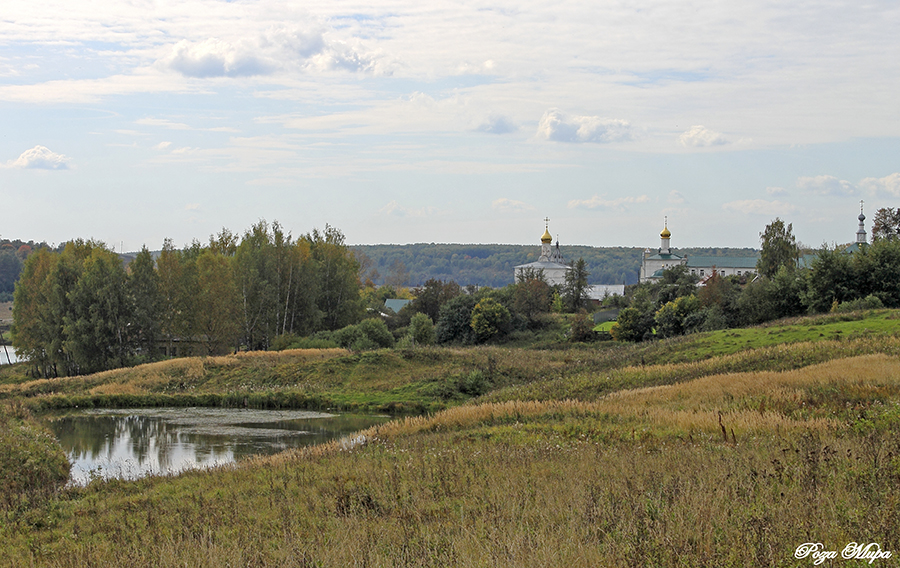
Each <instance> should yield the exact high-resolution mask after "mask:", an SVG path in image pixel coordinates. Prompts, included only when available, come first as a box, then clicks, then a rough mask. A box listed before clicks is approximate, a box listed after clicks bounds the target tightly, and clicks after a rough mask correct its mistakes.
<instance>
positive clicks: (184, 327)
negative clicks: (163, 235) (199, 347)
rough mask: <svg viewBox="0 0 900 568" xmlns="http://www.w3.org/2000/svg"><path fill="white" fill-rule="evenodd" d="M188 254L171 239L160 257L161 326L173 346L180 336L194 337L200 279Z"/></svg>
mask: <svg viewBox="0 0 900 568" xmlns="http://www.w3.org/2000/svg"><path fill="white" fill-rule="evenodd" d="M191 264H192V263H191V260H190V258H189V256H188V255H186V254H185V253H184V252H183V251H180V250H178V249H176V248H175V246H174V245H173V243H172V240H171V239H166V240H165V241H164V243H163V248H162V251H161V252H160V255H159V258H157V259H156V267H157V273H158V275H159V296H160V298H159V300H160V318H159V329H160V333H161V334H162V336H163V337H164V338H165V339H166V341H167V342H168V346H169V350H170V351H171V350H172V349H173V347H174V344H175V341H176V340H178V339H185V338H190V336H191V333H192V330H193V326H194V322H193V315H194V311H193V308H194V304H193V298H194V296H195V295H196V289H195V287H196V283H197V280H196V278H195V277H194V276H195V275H194V274H192V273H193V268H194V267H193V266H191Z"/></svg>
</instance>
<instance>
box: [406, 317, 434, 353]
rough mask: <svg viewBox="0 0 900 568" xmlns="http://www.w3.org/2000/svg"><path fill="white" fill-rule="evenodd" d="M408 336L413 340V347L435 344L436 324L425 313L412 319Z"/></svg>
mask: <svg viewBox="0 0 900 568" xmlns="http://www.w3.org/2000/svg"><path fill="white" fill-rule="evenodd" d="M407 336H408V337H409V338H411V340H412V342H413V345H431V344H432V343H434V337H435V336H434V322H432V321H431V318H430V317H428V316H427V315H425V314H423V313H418V314H416V315H414V316H413V317H412V320H411V321H410V323H409V329H408V330H407Z"/></svg>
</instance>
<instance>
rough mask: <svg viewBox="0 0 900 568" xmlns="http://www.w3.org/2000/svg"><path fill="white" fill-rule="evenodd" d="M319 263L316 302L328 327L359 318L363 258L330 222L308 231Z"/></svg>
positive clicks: (314, 254) (323, 323)
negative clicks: (361, 261) (356, 253)
mask: <svg viewBox="0 0 900 568" xmlns="http://www.w3.org/2000/svg"><path fill="white" fill-rule="evenodd" d="M307 239H308V240H309V242H310V245H311V252H312V258H313V260H314V261H315V263H316V274H317V277H318V282H319V294H318V299H317V302H316V305H317V306H318V308H319V310H320V311H321V312H322V325H323V326H324V327H325V329H330V330H334V329H340V328H342V327H344V326H346V325H350V324H352V323H355V322H358V321H359V319H360V317H361V315H362V302H361V300H360V296H359V288H360V284H359V262H358V261H357V260H356V257H355V256H354V255H353V252H352V251H351V250H350V248H349V247H348V246H347V245H346V243H345V242H344V235H343V233H341V232H340V231H339V230H337V229H335V228H334V227H332V226H330V225H326V226H325V230H324V231H322V232H319V231H318V230H313V232H312V233H310V234H309V235H307Z"/></svg>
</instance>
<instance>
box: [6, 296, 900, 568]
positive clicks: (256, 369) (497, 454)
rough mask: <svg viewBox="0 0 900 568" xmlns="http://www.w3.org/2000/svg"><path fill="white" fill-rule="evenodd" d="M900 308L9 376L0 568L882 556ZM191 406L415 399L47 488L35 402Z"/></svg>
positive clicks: (898, 417)
mask: <svg viewBox="0 0 900 568" xmlns="http://www.w3.org/2000/svg"><path fill="white" fill-rule="evenodd" d="M897 316H898V314H897V312H893V311H882V312H875V313H870V314H851V315H849V316H848V315H842V316H840V317H835V316H824V317H821V318H804V319H798V320H794V321H787V322H781V323H780V324H778V325H770V326H767V327H759V328H753V329H746V330H728V331H723V332H716V333H714V334H703V335H697V336H691V337H686V338H679V339H677V340H670V341H666V342H657V343H651V344H641V345H634V346H622V345H615V344H602V345H591V346H574V347H572V348H570V349H560V350H528V349H503V348H497V347H484V348H477V349H422V350H410V351H381V352H374V353H366V354H361V355H348V354H347V353H346V352H341V351H325V352H315V351H309V352H289V353H281V354H272V353H269V354H246V355H243V356H238V357H226V358H209V359H203V360H201V359H192V360H175V361H167V362H163V363H157V364H151V365H145V366H143V367H137V368H134V369H125V370H120V371H115V372H108V373H104V374H101V375H94V376H89V377H76V378H70V379H55V380H52V381H29V380H22V379H21V378H13V377H11V376H4V378H3V384H2V385H0V397H2V404H4V405H5V410H4V414H3V416H4V417H5V418H4V420H7V422H6V423H4V425H5V426H6V427H5V428H4V432H15V433H16V435H24V434H22V433H28V436H30V437H29V439H30V440H32V441H33V442H32V446H29V448H30V449H28V450H26V451H25V454H27V455H23V454H21V453H20V454H17V455H16V456H12V455H10V456H9V459H7V461H5V462H4V461H2V460H0V464H5V465H0V475H3V476H4V477H3V479H4V480H7V485H6V486H4V487H6V488H7V490H6V493H5V494H6V495H10V496H14V497H10V498H8V499H6V501H4V502H3V503H0V552H2V553H0V565H10V566H29V565H33V566H121V565H128V564H131V565H135V566H145V565H154V566H173V567H174V566H751V565H752V566H811V565H813V562H814V560H813V559H812V558H811V557H807V558H795V555H794V552H795V550H796V549H797V547H798V546H800V545H801V544H803V543H806V542H820V543H823V545H824V547H825V548H824V549H825V550H833V551H837V552H838V554H840V551H841V550H843V549H844V547H845V546H846V545H847V544H848V543H850V542H858V543H870V542H874V543H878V544H879V546H880V547H881V549H882V550H883V551H894V554H893V557H892V558H889V559H879V560H875V561H873V562H872V563H871V564H870V563H869V562H868V561H867V560H856V561H853V560H849V561H847V560H843V559H841V558H840V556H838V559H837V560H836V561H833V562H832V563H831V565H840V566H854V565H859V566H861V565H869V566H879V565H881V566H894V565H896V562H897V559H896V556H897V555H898V554H900V428H898V426H900V358H898V356H897V355H898V353H900V319H898V317H897ZM104 397H105V398H104ZM192 397H197V398H196V400H202V397H209V401H210V402H212V403H215V404H230V403H239V404H242V403H243V399H247V400H248V401H252V402H253V403H254V404H259V405H264V404H275V403H278V404H297V405H301V404H306V403H308V404H335V405H340V406H342V407H354V406H355V407H356V408H370V409H376V408H393V409H396V410H402V411H411V410H414V409H417V408H423V409H430V410H432V412H428V413H425V414H421V415H414V414H409V413H407V414H406V415H401V416H399V417H398V418H397V419H396V420H394V421H392V422H389V423H387V424H384V425H381V426H378V427H375V428H372V429H370V430H368V431H366V432H364V433H362V435H361V437H360V439H362V440H364V443H360V444H351V443H348V442H347V441H346V440H345V441H342V442H334V443H330V444H327V445H323V446H316V447H313V448H307V449H304V450H295V451H291V452H286V453H283V454H279V455H276V456H271V457H268V458H257V459H253V460H248V461H245V462H241V463H240V464H238V465H236V466H232V467H227V468H221V469H217V470H212V471H203V472H190V473H186V474H182V475H180V476H177V477H156V478H149V479H144V480H140V481H135V482H123V481H109V482H94V483H92V484H91V485H89V486H87V487H83V488H67V489H57V488H58V487H59V479H60V476H61V475H62V476H63V477H64V475H63V474H64V469H65V468H63V470H60V467H61V466H60V464H59V461H58V455H57V459H54V457H53V456H54V451H53V447H52V444H47V443H45V442H46V438H45V437H42V435H41V434H40V432H39V425H37V423H36V422H35V421H34V419H33V418H32V414H33V413H35V412H39V411H40V410H41V409H44V408H51V407H58V406H64V405H67V404H72V403H73V402H74V401H90V402H92V403H95V404H101V403H104V402H106V403H109V404H139V403H142V402H150V403H153V402H160V403H165V402H166V401H168V400H174V401H188V400H195V398H192ZM42 440H43V441H44V443H38V442H40V441H42ZM11 443H12V441H11V440H7V439H2V440H0V448H4V450H3V451H8V450H6V449H5V448H6V447H7V445H8V444H11ZM0 457H2V456H0ZM27 457H30V458H31V459H32V461H31V462H30V463H32V464H33V467H34V468H35V471H39V472H43V475H44V477H42V478H41V479H42V481H41V482H40V483H32V484H31V485H28V484H23V483H21V480H22V479H30V478H32V477H34V476H35V474H29V476H24V475H23V474H22V471H20V470H19V469H18V468H17V466H16V465H15V464H16V463H25V462H23V461H22V460H23V459H24V458H27ZM17 460H18V461H17ZM26 461H27V460H26ZM16 479H18V480H20V483H19V485H11V484H10V483H13V482H15V480H16ZM10 480H11V481H10ZM825 565H829V563H828V562H826V563H825Z"/></svg>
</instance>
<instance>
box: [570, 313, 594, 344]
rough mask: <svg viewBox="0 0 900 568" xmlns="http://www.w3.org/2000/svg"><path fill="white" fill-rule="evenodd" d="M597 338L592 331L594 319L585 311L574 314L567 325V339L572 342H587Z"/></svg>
mask: <svg viewBox="0 0 900 568" xmlns="http://www.w3.org/2000/svg"><path fill="white" fill-rule="evenodd" d="M596 338H597V333H596V332H595V331H594V320H593V319H592V318H591V316H590V315H588V314H587V313H584V312H582V313H579V314H575V316H573V317H572V325H571V326H570V327H569V341H570V342H572V343H588V342H590V341H593V340H595V339H596Z"/></svg>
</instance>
